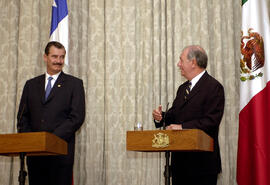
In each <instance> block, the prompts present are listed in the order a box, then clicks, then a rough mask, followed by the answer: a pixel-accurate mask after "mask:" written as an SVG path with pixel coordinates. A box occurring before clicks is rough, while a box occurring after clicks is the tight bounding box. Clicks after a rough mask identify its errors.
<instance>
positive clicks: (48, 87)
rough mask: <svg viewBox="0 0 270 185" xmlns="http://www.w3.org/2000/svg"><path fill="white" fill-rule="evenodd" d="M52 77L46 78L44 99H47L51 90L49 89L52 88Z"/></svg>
mask: <svg viewBox="0 0 270 185" xmlns="http://www.w3.org/2000/svg"><path fill="white" fill-rule="evenodd" d="M52 79H53V77H51V76H50V77H49V78H48V84H47V87H46V90H45V100H47V98H48V96H49V94H50V92H51V89H52V84H51V81H52Z"/></svg>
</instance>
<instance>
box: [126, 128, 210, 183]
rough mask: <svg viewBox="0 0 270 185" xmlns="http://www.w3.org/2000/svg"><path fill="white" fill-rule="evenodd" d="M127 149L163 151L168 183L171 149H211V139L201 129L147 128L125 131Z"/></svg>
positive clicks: (181, 150) (165, 174)
mask: <svg viewBox="0 0 270 185" xmlns="http://www.w3.org/2000/svg"><path fill="white" fill-rule="evenodd" d="M126 147H127V150H131V151H140V152H165V157H166V165H165V171H164V177H165V185H170V172H169V171H170V170H169V162H170V161H169V158H170V152H171V151H177V152H186V151H194V152H196V151H197V152H198V151H200V152H203V151H208V152H211V151H213V148H214V142H213V139H212V138H211V137H210V136H208V135H207V134H205V133H204V132H203V131H202V130H198V129H188V130H147V131H127V139H126Z"/></svg>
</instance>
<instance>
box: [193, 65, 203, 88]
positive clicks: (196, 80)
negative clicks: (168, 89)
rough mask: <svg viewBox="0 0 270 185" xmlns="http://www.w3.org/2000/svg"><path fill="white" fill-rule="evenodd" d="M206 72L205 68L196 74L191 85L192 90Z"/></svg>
mask: <svg viewBox="0 0 270 185" xmlns="http://www.w3.org/2000/svg"><path fill="white" fill-rule="evenodd" d="M204 73H205V70H203V71H202V72H201V73H199V74H198V75H197V76H195V77H194V78H193V79H192V80H191V87H190V90H191V89H192V88H193V87H194V86H195V85H196V83H197V82H198V81H199V80H200V78H201V77H202V75H203V74H204Z"/></svg>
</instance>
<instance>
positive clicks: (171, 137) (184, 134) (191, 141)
mask: <svg viewBox="0 0 270 185" xmlns="http://www.w3.org/2000/svg"><path fill="white" fill-rule="evenodd" d="M213 147H214V143H213V139H212V138H211V137H210V136H208V135H207V134H205V133H204V132H203V131H202V130H199V129H187V130H147V131H127V139H126V148H127V150H131V151H144V152H162V151H183V152H184V151H213Z"/></svg>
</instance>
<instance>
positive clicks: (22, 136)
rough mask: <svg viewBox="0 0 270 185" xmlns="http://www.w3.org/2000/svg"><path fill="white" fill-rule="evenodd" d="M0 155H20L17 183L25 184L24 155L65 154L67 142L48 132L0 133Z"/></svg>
mask: <svg viewBox="0 0 270 185" xmlns="http://www.w3.org/2000/svg"><path fill="white" fill-rule="evenodd" d="M0 155H4V156H20V172H19V178H18V180H19V184H20V185H24V184H25V177H26V175H27V173H26V171H25V167H24V160H25V156H32V155H36V156H37V155H38V156H42V155H67V143H66V142H65V141H64V140H63V139H61V138H59V137H57V136H56V135H54V134H51V133H48V132H27V133H18V134H0Z"/></svg>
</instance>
